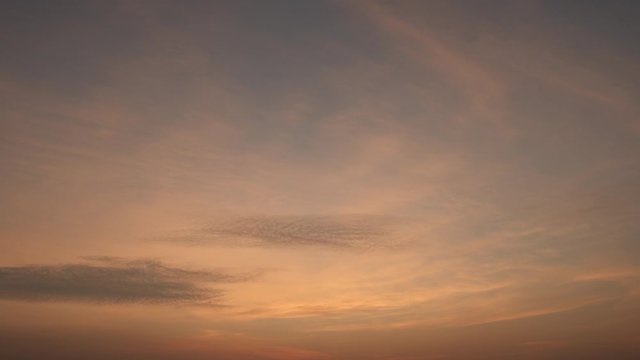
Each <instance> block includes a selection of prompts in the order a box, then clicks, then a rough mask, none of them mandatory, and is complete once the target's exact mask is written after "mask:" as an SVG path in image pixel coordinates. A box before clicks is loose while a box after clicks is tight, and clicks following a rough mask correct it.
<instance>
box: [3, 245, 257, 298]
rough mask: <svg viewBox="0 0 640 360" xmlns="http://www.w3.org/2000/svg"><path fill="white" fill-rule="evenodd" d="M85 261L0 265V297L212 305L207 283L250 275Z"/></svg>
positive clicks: (151, 263)
mask: <svg viewBox="0 0 640 360" xmlns="http://www.w3.org/2000/svg"><path fill="white" fill-rule="evenodd" d="M89 259H90V260H92V262H90V263H85V264H82V263H77V264H63V265H28V266H13V267H0V299H5V300H28V301H46V302H48V301H53V302H55V301H79V302H90V303H141V304H163V303H165V304H191V305H217V304H218V303H219V301H220V297H221V296H222V294H223V292H222V291H221V290H220V289H212V288H209V287H208V285H209V284H225V283H237V282H242V281H248V280H251V279H252V277H253V276H252V275H241V274H240V275H238V274H236V275H234V274H231V273H227V272H224V271H193V270H185V269H180V268H175V267H170V266H166V265H164V264H162V263H161V262H158V261H153V260H133V261H127V260H122V259H116V258H109V257H106V258H105V257H97V258H89Z"/></svg>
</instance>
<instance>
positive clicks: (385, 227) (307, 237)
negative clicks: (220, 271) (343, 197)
mask: <svg viewBox="0 0 640 360" xmlns="http://www.w3.org/2000/svg"><path fill="white" fill-rule="evenodd" d="M390 231H391V222H390V219H389V218H387V217H382V216H366V215H349V216H319V215H318V216H254V217H242V218H235V219H232V220H228V221H222V222H218V223H215V224H212V225H209V226H206V227H203V228H201V229H199V230H196V231H193V232H190V233H189V234H188V235H186V236H179V237H177V238H176V239H174V240H177V241H179V242H185V243H189V244H195V245H203V244H207V243H215V244H222V245H235V246H287V247H296V246H321V247H333V248H350V249H368V248H373V247H380V246H384V245H388V244H387V243H386V240H387V236H386V235H388V234H389V233H390Z"/></svg>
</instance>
